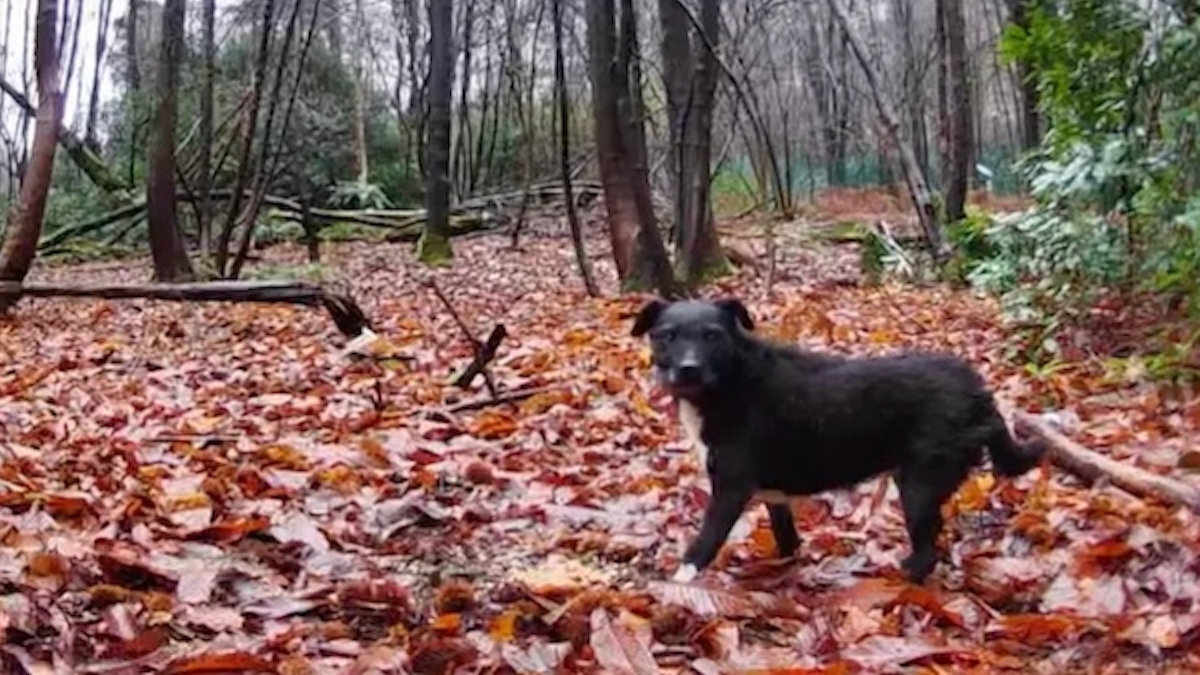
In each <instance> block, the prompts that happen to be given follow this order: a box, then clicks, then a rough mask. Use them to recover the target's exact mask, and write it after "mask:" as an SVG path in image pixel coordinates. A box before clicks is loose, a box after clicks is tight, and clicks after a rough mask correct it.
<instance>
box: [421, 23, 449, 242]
mask: <svg viewBox="0 0 1200 675" xmlns="http://www.w3.org/2000/svg"><path fill="white" fill-rule="evenodd" d="M453 12H454V10H453V7H452V3H450V2H431V3H430V4H429V125H428V129H429V132H428V133H429V140H428V141H427V142H426V144H425V148H426V153H427V159H426V161H425V171H426V177H425V210H426V211H427V212H428V214H429V217H428V219H427V220H426V221H425V231H424V233H423V234H422V235H421V240H420V241H419V242H418V243H417V258H418V259H419V260H421V261H422V262H425V263H432V264H442V263H445V262H448V261H449V260H450V258H452V257H453V256H454V251H453V249H452V248H451V247H450V98H451V95H452V89H453V87H454V49H453V41H454V13H453Z"/></svg>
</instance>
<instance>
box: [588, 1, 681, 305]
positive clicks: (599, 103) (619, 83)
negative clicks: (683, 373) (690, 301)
mask: <svg viewBox="0 0 1200 675" xmlns="http://www.w3.org/2000/svg"><path fill="white" fill-rule="evenodd" d="M614 14H615V7H614V3H613V0H588V2H587V39H588V54H589V62H590V63H589V70H590V76H591V80H592V124H593V125H594V133H595V137H596V154H597V159H598V161H599V164H600V181H601V183H602V184H603V187H604V206H605V208H606V210H607V211H608V220H609V238H610V240H611V242H612V249H613V260H614V262H615V263H616V267H617V276H618V277H619V278H620V279H621V283H622V285H623V286H624V287H625V288H626V289H650V288H655V287H658V288H659V290H660V292H662V293H664V294H667V293H668V292H673V282H672V280H671V270H670V264H669V262H668V261H667V260H666V250H665V249H664V248H663V245H662V240H661V239H660V238H659V235H658V230H657V228H656V227H655V226H654V212H653V209H652V208H650V198H649V197H650V191H649V185H648V184H647V185H644V186H639V185H638V182H639V180H638V176H637V175H636V174H635V171H634V168H633V167H634V162H633V161H632V158H631V153H632V152H636V150H633V149H631V148H630V145H632V144H633V142H634V141H635V140H636V139H634V138H627V137H625V134H628V135H629V136H636V135H637V134H636V129H635V128H632V127H630V128H628V130H623V128H622V125H623V122H627V121H629V120H628V119H626V118H625V117H622V115H621V112H622V111H621V107H622V106H621V99H622V98H626V99H628V97H629V96H630V88H629V79H628V71H626V70H624V68H625V67H627V66H628V62H627V61H626V60H624V59H621V58H620V57H619V55H618V54H617V31H616V26H615V23H614V18H615V17H614ZM627 111H628V112H632V110H629V109H628V107H627ZM637 122H638V124H639V125H640V120H638V121H637ZM623 131H624V133H623ZM643 175H644V174H643ZM641 182H645V181H644V180H643V181H641ZM643 188H644V189H643ZM639 193H641V194H639ZM664 270H665V272H664Z"/></svg>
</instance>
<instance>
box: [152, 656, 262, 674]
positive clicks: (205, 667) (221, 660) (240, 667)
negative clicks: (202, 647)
mask: <svg viewBox="0 0 1200 675" xmlns="http://www.w3.org/2000/svg"><path fill="white" fill-rule="evenodd" d="M240 671H251V672H255V673H276V672H278V670H277V669H276V668H275V665H274V664H272V663H271V662H270V661H267V660H266V659H264V658H262V657H261V656H255V655H254V654H247V653H246V652H229V653H223V654H196V655H194V656H185V657H183V658H180V659H176V660H174V661H172V662H171V663H169V664H167V667H166V668H165V669H164V670H163V671H162V672H163V673H166V674H167V675H183V674H185V673H231V672H233V673H236V672H240Z"/></svg>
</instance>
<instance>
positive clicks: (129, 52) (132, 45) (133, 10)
mask: <svg viewBox="0 0 1200 675" xmlns="http://www.w3.org/2000/svg"><path fill="white" fill-rule="evenodd" d="M141 7H142V0H129V13H128V14H126V15H125V67H126V68H127V69H128V70H127V71H126V73H125V77H126V81H125V83H126V85H127V86H128V87H129V90H130V91H134V92H137V91H141V90H142V66H141V61H140V53H139V51H138V17H139V15H140V14H141Z"/></svg>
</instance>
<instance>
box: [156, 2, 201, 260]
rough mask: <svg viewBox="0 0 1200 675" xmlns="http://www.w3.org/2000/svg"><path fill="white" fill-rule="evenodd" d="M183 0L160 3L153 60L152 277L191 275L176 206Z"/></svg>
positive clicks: (185, 8) (183, 17)
mask: <svg viewBox="0 0 1200 675" xmlns="http://www.w3.org/2000/svg"><path fill="white" fill-rule="evenodd" d="M186 17H187V2H186V0H166V2H165V3H164V4H163V23H162V49H161V52H160V56H159V62H158V73H157V81H156V82H155V97H156V98H157V101H156V104H157V110H156V111H155V115H154V128H153V130H152V133H153V137H152V139H151V142H150V157H149V167H148V171H147V175H146V215H147V217H148V219H149V225H150V254H151V256H152V257H153V258H154V279H155V281H165V282H178V281H188V280H191V279H192V278H193V274H192V265H191V262H190V261H189V260H188V257H187V251H186V250H185V249H184V246H183V236H182V235H181V233H180V231H179V223H178V220H177V218H176V209H175V112H176V89H177V81H178V79H179V62H180V59H181V58H182V56H183V47H184V44H183V41H184V39H185V34H184V24H185V19H186Z"/></svg>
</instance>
